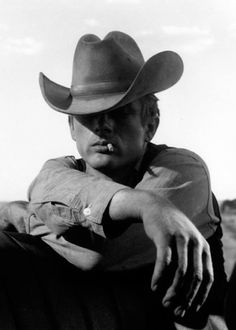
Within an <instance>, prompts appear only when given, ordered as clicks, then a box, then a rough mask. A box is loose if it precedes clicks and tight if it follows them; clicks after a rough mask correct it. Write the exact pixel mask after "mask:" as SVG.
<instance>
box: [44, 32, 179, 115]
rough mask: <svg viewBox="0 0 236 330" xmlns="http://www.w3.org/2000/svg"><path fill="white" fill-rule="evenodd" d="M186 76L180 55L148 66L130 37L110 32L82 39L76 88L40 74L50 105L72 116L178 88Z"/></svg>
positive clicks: (76, 57)
mask: <svg viewBox="0 0 236 330" xmlns="http://www.w3.org/2000/svg"><path fill="white" fill-rule="evenodd" d="M182 73H183V62H182V59H181V58H180V56H179V55H178V54H176V53H175V52H172V51H164V52H161V53H158V54H156V55H154V56H152V57H151V58H150V59H149V60H147V61H146V62H145V61H144V58H143V56H142V53H141V51H140V49H139V47H138V45H137V44H136V42H135V41H134V39H132V38H131V37H130V36H129V35H127V34H125V33H123V32H118V31H114V32H110V33H109V34H108V35H107V36H106V37H105V38H104V39H103V40H101V39H99V38H98V37H97V36H95V35H93V34H86V35H84V36H83V37H81V38H80V40H79V42H78V44H77V47H76V50H75V54H74V62H73V76H72V84H71V88H67V87H64V86H62V85H59V84H57V83H55V82H53V81H51V80H50V79H48V78H47V77H46V76H45V75H44V74H43V73H40V78H39V80H40V87H41V91H42V94H43V97H44V99H45V101H46V102H47V103H48V104H49V105H50V106H51V107H52V108H53V109H55V110H57V111H60V112H63V113H66V114H72V115H82V114H91V113H97V112H101V111H106V110H110V109H113V108H118V107H121V106H124V105H125V104H128V103H130V102H132V101H134V100H136V99H138V98H140V97H142V96H144V95H146V94H150V93H157V92H160V91H163V90H165V89H167V88H169V87H171V86H172V85H174V84H175V83H176V82H177V81H178V80H179V79H180V77H181V75H182Z"/></svg>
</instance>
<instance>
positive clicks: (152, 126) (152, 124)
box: [145, 117, 159, 142]
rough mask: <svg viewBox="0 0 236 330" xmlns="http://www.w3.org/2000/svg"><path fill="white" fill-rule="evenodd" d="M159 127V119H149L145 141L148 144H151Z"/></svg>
mask: <svg viewBox="0 0 236 330" xmlns="http://www.w3.org/2000/svg"><path fill="white" fill-rule="evenodd" d="M158 126H159V118H158V117H155V118H153V117H150V118H148V119H147V122H146V125H145V139H146V142H150V141H151V140H152V139H153V137H154V135H155V133H156V131H157V128H158Z"/></svg>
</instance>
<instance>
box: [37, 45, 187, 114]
mask: <svg viewBox="0 0 236 330" xmlns="http://www.w3.org/2000/svg"><path fill="white" fill-rule="evenodd" d="M182 74H183V61H182V59H181V57H180V56H179V55H178V54H176V53H175V52H172V51H165V52H161V53H158V54H156V55H154V56H152V57H151V58H150V59H149V60H148V61H147V62H145V64H144V65H143V66H142V67H141V69H140V70H139V72H138V74H137V75H136V77H135V79H134V81H133V82H132V84H131V85H130V87H129V88H128V90H127V91H125V92H123V93H117V94H108V93H106V94H105V93H104V94H101V95H89V96H87V97H86V96H83V97H82V96H81V97H72V95H71V93H70V89H69V88H67V87H64V86H62V85H59V84H57V83H55V82H53V81H52V80H50V79H48V78H47V77H46V76H45V75H44V74H43V73H40V77H39V81H40V88H41V91H42V95H43V97H44V99H45V101H46V102H47V103H48V104H49V106H50V107H52V108H53V109H54V110H56V111H59V112H62V113H66V114H71V115H84V114H91V113H97V112H102V111H106V110H109V109H111V108H117V107H121V106H124V105H125V104H128V103H130V102H133V101H134V100H136V99H138V98H140V97H142V96H144V95H147V94H150V93H158V92H161V91H163V90H166V89H168V88H170V87H171V86H173V85H174V84H176V83H177V82H178V80H179V79H180V78H181V76H182Z"/></svg>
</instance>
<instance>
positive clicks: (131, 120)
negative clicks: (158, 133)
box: [70, 100, 147, 174]
mask: <svg viewBox="0 0 236 330" xmlns="http://www.w3.org/2000/svg"><path fill="white" fill-rule="evenodd" d="M141 108H142V104H141V101H140V100H137V101H134V102H132V103H130V104H128V105H126V106H125V107H123V108H118V109H116V110H113V111H110V112H106V113H100V114H99V113H98V114H92V115H78V116H73V117H72V118H71V120H70V129H71V135H72V138H73V139H74V140H75V141H76V145H77V149H78V152H79V154H80V156H81V157H82V158H83V159H84V160H85V162H86V163H87V164H89V165H90V166H91V167H92V168H94V169H97V170H99V171H101V172H103V173H105V174H107V173H109V172H112V171H114V170H115V171H116V170H121V169H123V168H124V167H126V166H132V165H134V164H136V162H137V161H138V160H139V159H140V158H141V156H142V155H143V153H144V150H145V146H146V142H145V140H146V136H147V127H146V125H143V124H142V122H141V115H140V114H141ZM109 144H110V146H111V148H110V150H109V149H108V145H109Z"/></svg>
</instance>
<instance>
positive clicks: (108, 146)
mask: <svg viewBox="0 0 236 330" xmlns="http://www.w3.org/2000/svg"><path fill="white" fill-rule="evenodd" d="M107 149H108V151H109V152H113V151H114V147H113V145H112V144H111V143H108V145H107Z"/></svg>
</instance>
